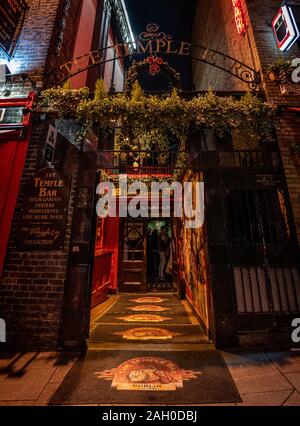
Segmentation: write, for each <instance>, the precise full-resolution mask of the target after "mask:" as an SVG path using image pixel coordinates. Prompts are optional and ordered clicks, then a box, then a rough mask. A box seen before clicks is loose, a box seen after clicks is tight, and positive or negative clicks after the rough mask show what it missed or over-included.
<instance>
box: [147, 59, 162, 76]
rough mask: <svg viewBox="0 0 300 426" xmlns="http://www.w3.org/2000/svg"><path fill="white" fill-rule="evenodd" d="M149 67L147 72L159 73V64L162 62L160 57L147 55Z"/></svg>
mask: <svg viewBox="0 0 300 426" xmlns="http://www.w3.org/2000/svg"><path fill="white" fill-rule="evenodd" d="M147 61H148V64H149V65H150V67H149V74H151V75H156V74H159V73H160V65H161V64H162V63H163V60H162V58H156V57H154V56H149V58H147Z"/></svg>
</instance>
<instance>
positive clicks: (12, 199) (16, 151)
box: [0, 135, 29, 276]
mask: <svg viewBox="0 0 300 426" xmlns="http://www.w3.org/2000/svg"><path fill="white" fill-rule="evenodd" d="M28 143H29V135H28V136H27V138H26V139H25V140H8V141H3V142H2V141H0V235H1V238H0V276H1V274H2V268H3V263H4V259H5V254H6V247H7V243H8V239H9V234H10V228H11V223H12V218H13V214H14V210H15V205H16V201H17V196H18V193H19V186H20V180H21V176H22V172H23V168H24V164H25V158H26V153H27V148H28Z"/></svg>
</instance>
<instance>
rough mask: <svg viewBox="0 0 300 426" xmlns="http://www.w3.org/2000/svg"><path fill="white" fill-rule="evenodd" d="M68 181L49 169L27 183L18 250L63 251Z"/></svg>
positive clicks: (69, 185)
mask: <svg viewBox="0 0 300 426" xmlns="http://www.w3.org/2000/svg"><path fill="white" fill-rule="evenodd" d="M71 181H72V177H70V176H67V177H65V176H60V175H59V174H58V173H57V172H56V171H55V170H54V169H50V168H46V169H43V170H41V171H39V172H38V173H37V174H36V175H35V176H34V177H33V178H32V179H30V181H29V182H28V185H27V187H26V190H25V201H24V206H23V210H22V214H21V217H20V219H19V226H18V230H17V247H18V249H19V250H22V251H27V250H62V249H63V246H64V239H65V229H66V223H67V215H68V206H69V199H70V190H71Z"/></svg>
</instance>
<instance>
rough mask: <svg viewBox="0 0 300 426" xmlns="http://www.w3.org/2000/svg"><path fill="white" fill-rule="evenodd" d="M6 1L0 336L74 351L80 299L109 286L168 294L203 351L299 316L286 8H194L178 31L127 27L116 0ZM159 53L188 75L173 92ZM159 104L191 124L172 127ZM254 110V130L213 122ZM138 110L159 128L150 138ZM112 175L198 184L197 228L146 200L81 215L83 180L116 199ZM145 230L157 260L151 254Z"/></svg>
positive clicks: (291, 46) (275, 329) (151, 128)
mask: <svg viewBox="0 0 300 426" xmlns="http://www.w3.org/2000/svg"><path fill="white" fill-rule="evenodd" d="M9 3H11V2H9ZM12 3H13V5H14V6H15V7H11V9H10V8H9V7H7V8H6V9H5V10H4V9H2V7H1V8H0V13H1V14H2V15H3V16H4V15H5V14H7V13H9V14H10V15H9V16H6V19H7V22H8V18H10V19H9V22H12V20H14V23H15V25H14V28H10V33H9V31H8V26H6V27H5V28H3V29H2V31H1V44H0V45H1V53H0V64H1V63H2V65H0V67H1V83H0V84H1V91H0V111H2V112H1V115H0V116H1V122H0V150H1V151H0V155H1V156H0V162H1V181H0V182H1V217H0V219H1V220H0V228H1V231H2V233H1V235H2V238H1V252H0V255H1V258H0V262H1V263H0V268H1V284H0V300H1V311H0V317H1V318H3V319H4V320H5V322H6V325H7V347H8V348H18V349H20V348H23V349H24V348H38V349H41V350H44V349H49V348H51V349H55V348H64V349H66V348H72V349H73V348H80V347H82V346H84V345H85V344H86V342H87V341H88V336H89V318H90V313H91V310H92V309H94V308H96V307H97V306H99V305H100V304H101V303H102V302H103V301H105V300H106V299H107V297H108V296H109V294H118V293H121V292H125V293H131V292H132V293H141V294H144V293H153V292H173V293H175V294H176V295H177V296H178V298H180V299H182V298H183V299H186V300H187V301H188V303H189V304H190V306H191V308H192V309H193V311H194V313H195V315H196V316H197V318H198V319H199V321H200V323H201V325H202V328H203V330H204V332H205V334H206V335H207V338H208V339H210V340H212V341H213V342H214V343H215V344H216V345H217V346H218V347H233V346H239V345H241V346H243V345H259V344H267V343H280V344H281V343H282V344H288V342H289V336H290V324H291V321H292V319H293V318H295V317H297V316H299V311H300V276H299V246H298V239H299V237H300V205H299V196H300V184H299V173H300V169H299V164H300V162H299V152H300V150H299V143H300V142H299V141H300V130H299V129H300V126H299V111H300V101H299V99H300V98H299V80H298V77H299V74H300V72H298V71H297V69H298V67H299V62H300V60H299V61H298V62H297V60H296V59H297V57H300V52H299V47H298V44H297V43H298V42H299V39H298V36H299V29H300V19H299V9H300V2H299V1H294V2H292V3H293V4H292V5H290V4H289V3H284V4H281V2H280V1H276V2H274V1H266V2H264V4H263V5H262V4H260V5H257V4H256V3H254V2H250V1H246V0H240V1H235V0H233V1H228V2H223V1H222V0H214V1H212V2H201V1H198V2H196V6H195V15H194V22H193V23H192V22H191V28H192V32H191V39H190V40H182V41H177V40H176V38H175V37H172V35H169V34H166V33H164V32H163V28H159V25H157V24H149V25H148V26H146V28H145V31H144V32H142V33H141V34H140V35H136V34H135V35H134V34H133V30H132V26H131V24H132V23H131V22H130V17H129V15H128V11H127V9H126V2H123V1H121V0H120V1H114V0H110V1H109V0H107V1H101V0H100V1H98V2H97V1H92V0H83V1H80V0H78V1H74V2H69V1H67V0H64V1H58V0H57V1H51V2H49V1H48V2H43V1H42V2H41V1H35V0H31V1H29V0H27V1H26V2H25V1H21V0H15V1H14V2H12ZM225 3H226V4H225ZM10 6H11V5H10ZM2 15H1V16H2ZM4 18H5V16H4ZM12 18H13V19H12ZM3 22H5V20H3ZM298 23H299V26H298ZM3 26H4V24H3ZM4 30H5V31H6V32H5V31H4ZM82 34H84V37H83V36H82ZM4 35H5V36H4ZM38 40H42V42H40V43H38V42H37V41H38ZM297 55H298V56H297ZM174 57H179V58H181V59H182V60H184V61H187V63H188V67H189V68H188V69H189V74H190V75H191V76H192V78H190V80H189V82H188V83H186V84H185V87H184V90H182V89H183V88H182V80H181V78H180V77H181V76H180V75H179V73H178V72H177V70H176V69H175V67H176V66H174V67H173V66H170V65H169V58H174ZM133 59H134V60H135V61H134V62H133ZM172 64H173V63H172ZM161 74H163V77H162V78H161ZM157 78H161V81H160V84H159V86H158V87H159V89H158V90H157V91H156V97H152V98H151V96H150V95H151V93H147V92H151V91H152V92H153V90H151V89H152V87H151V85H152V84H153V87H157V86H156V80H155V79H157ZM136 80H139V83H140V86H141V87H142V88H143V84H145V90H144V92H142V91H141V89H140V86H139V85H137V84H136ZM85 87H87V88H88V89H89V91H88V89H85ZM174 89H176V91H175V90H174ZM123 92H124V93H125V94H124V95H120V93H123ZM207 92H209V94H208V95H207ZM247 93H248V95H246V94H247ZM249 93H251V94H250V95H249ZM152 94H153V93H152ZM245 95H246V97H245ZM122 96H123V97H122ZM247 96H248V97H247ZM149 98H150V100H149ZM256 100H257V101H256ZM256 102H257V103H256ZM212 104H213V108H212ZM74 105H75V107H76V108H75V107H74ZM78 105H79V106H78ZM103 105H106V106H107V108H106V109H105V108H104V107H103ZM174 105H175V106H176V108H177V109H178V111H190V112H191V111H197V114H198V115H197V117H198V118H199V117H200V116H201V117H202V118H203V117H204V118H203V123H202V124H200V125H199V120H198V122H197V120H195V122H194V125H189V126H186V128H185V125H184V122H182V121H181V120H182V117H179V115H180V114H178V115H176V111H175V112H174V110H173V109H172V108H173V107H174ZM220 105H222V107H220ZM226 105H227V106H226ZM253 105H254V106H253ZM255 105H259V108H260V109H263V108H264V107H263V105H268V106H266V108H265V109H266V111H271V110H272V111H273V113H272V116H273V120H272V122H270V126H268V123H267V124H266V122H263V127H262V126H261V122H260V121H259V120H260V118H259V116H258V115H257V129H258V131H257V132H256V133H257V134H255V132H254V133H253V132H250V131H249V128H250V127H247V126H246V127H245V128H244V127H242V126H240V127H239V126H237V125H234V126H233V127H232V128H230V126H229V125H228V123H229V122H232V123H236V120H237V119H236V117H233V116H232V115H231V114H232V109H233V108H236V110H235V111H236V114H237V115H238V114H241V116H242V117H246V116H247V115H246V114H247V111H250V110H251V111H252V112H251V114H254V113H253V111H254V110H255ZM133 106H134V108H136V109H135V110H134V113H132V110H131V108H133ZM145 106H146V108H149V109H150V110H151V108H152V110H151V111H153V117H152V118H151V116H150V118H149V117H148V116H146V113H145V112H144V110H143V112H141V108H144V109H145ZM77 107H78V108H77ZM97 108H98V109H97ZM218 108H220V112H221V113H222V114H225V119H224V122H225V123H226V126H225V125H224V126H223V124H222V123H223V121H222V123H221V124H220V119H219V121H216V118H215V112H212V110H213V111H216V109H218ZM226 108H227V115H226V113H224V111H225V110H226ZM158 109H160V111H161V115H162V114H169V115H167V116H166V118H162V117H161V116H160V115H159V114H158V113H157V110H158ZM95 111H101V119H99V118H94V117H95V115H96V114H95ZM103 111H104V112H105V113H103ZM199 111H200V112H201V113H199ZM203 111H204V112H203ZM245 111H246V113H245ZM99 114H100V113H99ZM133 114H136V115H135V116H134V119H132V116H133ZM143 114H144V115H143ZM172 114H173V115H172ZM195 114H196V113H195ZM249 114H250V113H249ZM251 114H250V115H249V122H250V124H249V126H250V125H251V122H252V121H253V120H254V121H255V118H253V117H255V115H251ZM270 115H271V112H270ZM87 117H89V122H88V120H87ZM141 117H142V118H143V117H144V118H145V120H146V121H145V123H146V124H147V126H148V127H147V128H146V130H145V128H144V129H143V128H142V127H139V126H138V125H140V126H141V125H142V124H141V123H142V119H141ZM154 117H156V119H157V123H161V125H162V128H163V125H164V124H165V123H168V122H172V123H173V125H172V127H171V126H170V124H166V131H165V132H162V131H161V128H159V126H157V125H155V123H153V120H154ZM209 119H210V121H209ZM81 120H82V121H81ZM230 120H231V121H230ZM83 121H84V123H85V124H87V123H88V124H89V126H88V127H87V126H85V127H84V126H83ZM186 121H189V117H188V115H187V116H186ZM182 123H183V127H184V129H185V134H182V133H180V132H179V131H178V129H179V128H180V125H181V124H182ZM252 124H253V123H252ZM83 127H84V132H83V130H82V129H83ZM267 127H269V128H268V129H267ZM174 129H175V130H174ZM262 129H263V130H262ZM260 131H261V132H263V133H261V134H259V132H260ZM124 175H126V176H127V179H128V184H132V183H134V182H136V181H140V182H142V183H143V184H144V185H146V187H149V184H150V183H151V182H157V183H161V182H163V181H165V182H168V183H169V184H170V183H171V182H174V181H178V182H180V183H181V184H184V182H192V183H193V182H194V183H197V182H202V183H204V200H205V220H204V224H202V226H200V227H198V228H195V229H191V228H187V227H185V219H184V218H180V217H175V215H174V211H173V210H172V209H171V212H170V215H169V217H166V216H163V215H161V214H160V213H161V211H160V210H161V208H160V207H158V211H157V212H156V213H157V214H156V215H154V216H152V217H151V216H148V217H146V215H145V217H136V218H132V217H130V218H128V217H124V216H122V215H117V216H116V217H106V218H101V217H99V216H97V214H96V205H97V202H98V200H99V198H98V197H99V195H100V194H99V191H98V193H97V191H96V190H97V188H98V187H99V184H101V183H103V182H108V181H109V182H111V183H115V184H116V189H115V196H116V200H117V201H116V202H117V205H118V207H120V205H122V203H123V202H124V199H123V197H122V193H121V192H120V188H119V187H118V186H117V182H119V181H118V178H119V177H120V176H124ZM118 184H119V183H118ZM123 195H124V194H123ZM126 197H127V201H128V200H129V201H130V200H131V199H132V198H133V194H132V193H131V192H130V190H129V189H126ZM158 198H159V199H160V200H161V195H158ZM171 199H172V197H171ZM159 206H160V204H159ZM194 207H195V206H194ZM173 208H175V206H174V207H173ZM162 229H164V231H163V232H164V233H166V234H167V236H168V239H169V240H170V249H169V252H170V253H169V256H168V261H166V264H165V265H164V269H160V268H159V261H155V259H157V258H156V257H155V256H156V255H157V253H156V252H157V250H155V249H153V247H154V246H155V244H156V243H155V238H157V234H159V233H160V232H161V230H162ZM165 260H166V259H165Z"/></svg>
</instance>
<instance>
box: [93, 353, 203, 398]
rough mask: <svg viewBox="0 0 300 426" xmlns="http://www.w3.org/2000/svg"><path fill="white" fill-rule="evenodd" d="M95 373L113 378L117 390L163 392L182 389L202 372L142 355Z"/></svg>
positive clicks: (105, 377) (101, 376) (105, 378)
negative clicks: (185, 383)
mask: <svg viewBox="0 0 300 426" xmlns="http://www.w3.org/2000/svg"><path fill="white" fill-rule="evenodd" d="M94 374H95V375H96V376H97V378H98V379H104V380H111V381H112V385H111V387H112V388H114V389H116V390H127V391H128V390H129V391H156V392H161V391H176V390H177V389H182V388H183V385H184V381H186V380H192V379H197V377H198V376H200V375H201V374H202V373H201V372H199V371H192V370H185V369H182V368H180V367H179V366H178V365H177V364H175V362H173V361H170V360H168V359H165V358H156V357H142V358H134V359H130V360H128V361H125V362H123V363H122V364H121V365H119V366H118V367H117V368H113V369H111V370H105V371H100V372H95V373H94Z"/></svg>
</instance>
